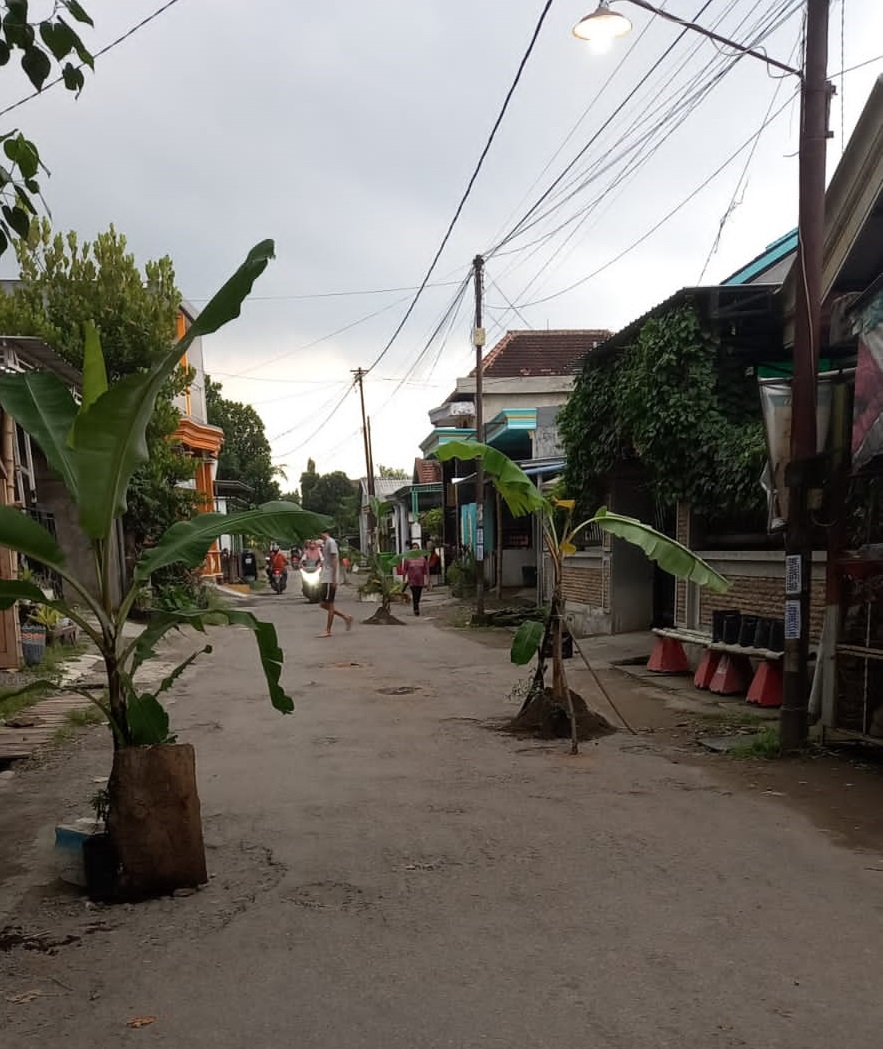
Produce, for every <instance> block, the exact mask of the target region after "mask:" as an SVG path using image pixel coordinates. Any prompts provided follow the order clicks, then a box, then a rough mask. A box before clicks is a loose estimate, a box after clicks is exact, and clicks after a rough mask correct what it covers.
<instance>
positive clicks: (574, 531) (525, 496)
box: [436, 441, 730, 754]
mask: <svg viewBox="0 0 883 1049" xmlns="http://www.w3.org/2000/svg"><path fill="white" fill-rule="evenodd" d="M436 454H437V456H438V458H439V459H440V460H441V461H442V462H444V461H445V460H447V459H466V460H471V459H481V460H482V464H483V466H484V470H485V476H486V477H487V478H488V480H490V481H491V482H492V483H493V485H494V487H495V488H496V489H497V491H498V492H499V493H500V496H501V498H502V499H503V500H504V501H505V503H506V505H507V506H508V507H509V510H510V511H511V513H512V514H513V516H515V517H521V516H523V515H524V514H530V513H535V514H537V515H538V516H539V518H540V523H541V525H542V529H543V545H544V546H545V549H546V552H547V553H548V555H549V560H550V562H551V565H552V580H553V583H552V600H551V604H550V607H549V611H548V617H547V623H548V626H547V627H546V629H545V630H544V625H543V623H541V622H539V621H536V620H530V621H528V622H526V623H524V624H522V626H521V627H520V628H519V630H518V632H517V634H516V635H515V638H514V640H513V642H512V651H511V658H512V661H513V663H518V664H525V663H528V662H530V660H531V659H532V658H533V656H534V655H535V654H536V652H537V650H538V649H539V650H540V663H539V666H538V668H537V674H536V676H535V678H534V687H532V689H531V692H530V693H529V695H528V700H527V702H526V703H525V709H526V708H527V707H528V706H529V705H530V704H532V703H534V704H535V705H536V706H537V707H538V708H539V710H540V712H541V713H540V718H539V719H538V720H545V719H546V718H547V717H548V716H549V715H550V714H551V713H553V712H554V711H555V710H563V711H566V714H567V718H568V722H569V727H570V734H571V753H572V754H576V753H577V752H578V750H579V744H578V739H579V726H578V718H580V717H581V716H582V712H583V710H584V711H585V714H586V715H587V716H588V715H589V711H588V708H586V706H585V703H584V701H583V700H582V698H581V697H579V696H575V693H573V692H572V691H571V689H570V686H569V685H568V683H567V674H566V672H565V670H564V660H563V658H562V640H563V635H564V593H563V573H564V558H565V557H568V556H570V555H571V554H575V553H576V546H575V543H574V540H575V539H576V538H577V537H578V536H579V534H580V532H582V531H583V530H584V529H586V528H588V527H589V526H590V525H598V526H599V527H600V528H601V529H603V530H604V531H605V532H609V533H610V534H611V535H614V536H617V537H618V538H620V539H624V540H626V542H629V543H633V544H634V545H635V546H638V547H640V549H642V550H643V551H644V553H645V554H646V555H647V556H648V557H649V558H650V559H651V560H653V561H655V562H656V563H657V564H658V565H659V567H660V568H662V569H664V570H665V571H666V572H670V573H671V574H672V575H674V576H677V577H678V578H680V579H689V580H691V581H692V582H694V583H697V584H699V585H700V586H708V587H709V588H710V589H712V590H717V591H720V592H722V591H726V590H728V589H729V586H730V584H729V583H728V582H727V580H726V579H724V577H723V576H722V575H720V573H718V572H716V571H715V570H714V569H713V568H712V567H711V566H710V565H709V564H707V563H706V562H705V561H703V560H702V558H701V557H697V556H696V554H694V553H693V552H692V551H691V550H688V549H687V548H686V547H685V546H682V545H681V544H680V543H678V542H676V541H675V540H674V539H670V538H669V537H668V536H666V535H663V534H662V533H661V532H657V531H656V529H655V528H651V527H650V525H646V524H644V523H643V521H638V520H636V519H635V518H633V517H623V516H622V515H621V514H614V513H610V512H609V511H608V510H607V508H606V507H603V506H602V507H601V508H600V509H599V510H596V511H595V513H594V514H593V515H592V516H591V517H589V518H588V519H587V520H585V521H583V522H581V523H580V524H578V525H574V524H573V514H574V510H575V507H576V503H575V500H573V499H547V498H546V497H545V496H543V495H542V494H541V493H540V491H539V489H538V488H537V487H536V485H535V484H534V483H533V481H532V480H531V479H530V478H529V477H528V476H527V474H526V473H525V472H524V471H523V470H522V469H521V467H520V466H518V464H517V463H514V462H513V461H512V460H511V459H510V458H509V457H508V456H507V455H504V454H503V453H502V452H501V451H498V450H497V449H496V448H491V447H490V446H489V445H486V444H481V443H480V442H479V441H451V442H449V443H448V444H446V445H443V446H442V447H441V448H439V450H438V452H437V453H436ZM561 511H563V519H562V518H561V517H559V512H561ZM545 640H551V646H552V687H551V689H550V690H549V691H548V692H546V690H544V689H542V668H543V660H544V658H545V657H544V653H543V649H544V648H545V645H544V644H543V645H542V647H541V643H542V642H544V641H545ZM536 686H539V688H540V691H537V690H536ZM575 698H576V699H577V700H579V703H580V705H581V708H582V710H581V711H580V712H579V714H578V713H577V712H576V710H575V708H574V699H575ZM522 713H524V710H523V711H522ZM591 718H592V720H594V721H595V722H597V723H603V724H605V725H606V722H604V721H603V719H602V718H601V717H600V715H597V714H592V715H591ZM608 730H609V728H608Z"/></svg>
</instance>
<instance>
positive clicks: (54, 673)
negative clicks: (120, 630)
mask: <svg viewBox="0 0 883 1049" xmlns="http://www.w3.org/2000/svg"><path fill="white" fill-rule="evenodd" d="M89 647H90V646H89V645H88V644H86V643H85V642H82V641H78V642H76V644H73V645H47V646H46V653H45V655H44V656H43V660H42V662H41V663H38V664H37V666H34V667H22V669H21V670H20V671H19V673H20V674H21V675H22V676H26V677H31V678H33V679H34V680H35V681H38V680H46V681H51V682H52V683H53V684H56V685H57V684H60V682H61V675H62V667H63V666H64V664H65V663H67V662H68V661H69V660H71V659H76V658H78V657H79V656H82V655H83V654H84V653H86V652H88V651H89ZM20 687H21V686H20V685H17V686H15V687H13V688H9V689H0V722H3V721H8V720H9V719H10V718H14V717H15V715H16V714H18V713H20V712H21V711H22V710H27V709H28V707H32V706H33V705H34V704H35V703H39V702H40V700H41V699H45V698H46V697H47V696H49V695H51V694H52V689H51V688H48V687H46V686H38V687H35V688H33V689H31V690H30V691H29V692H24V693H21V694H19V695H15V694H14V693H16V692H17V691H18V689H19V688H20Z"/></svg>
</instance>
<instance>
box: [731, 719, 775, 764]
mask: <svg viewBox="0 0 883 1049" xmlns="http://www.w3.org/2000/svg"><path fill="white" fill-rule="evenodd" d="M781 752H782V743H781V740H780V738H779V729H778V726H777V727H775V728H773V727H772V726H770V727H769V728H765V729H761V731H760V732H758V733H757V735H755V736H748V737H746V739H745V741H744V742H743V743H736V744H735V746H733V747H732V748H731V749H730V750H729V751H728V752H727V753H728V754H729V756H730V757H731V758H736V759H737V760H740V761H744V760H745V759H747V758H764V759H770V758H777V757H779V755H780V754H781Z"/></svg>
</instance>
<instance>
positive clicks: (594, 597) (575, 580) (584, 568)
mask: <svg viewBox="0 0 883 1049" xmlns="http://www.w3.org/2000/svg"><path fill="white" fill-rule="evenodd" d="M561 590H562V592H563V594H564V599H565V601H574V602H576V603H577V604H580V605H588V607H589V608H603V607H604V604H603V590H602V574H601V566H600V564H599V565H598V566H597V567H594V566H591V567H590V566H589V565H581V564H573V563H572V562H568V561H565V563H564V571H563V573H562V579H561Z"/></svg>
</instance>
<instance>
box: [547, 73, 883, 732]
mask: <svg viewBox="0 0 883 1049" xmlns="http://www.w3.org/2000/svg"><path fill="white" fill-rule="evenodd" d="M794 247H795V244H794V234H793V233H791V234H788V235H786V236H785V237H783V238H780V240H778V241H776V242H774V243H773V244H772V245H770V246H769V248H767V249H766V250H765V251H764V252H762V253H761V254H760V255H759V256H758V257H757V258H756V259H754V260H752V261H751V262H749V263H747V264H746V265H745V266H744V267H742V268H741V269H740V270H739V271H737V273H735V274H733V275H732V276H731V277H730V278H729V279H728V280H727V281H724V282H723V283H722V284H721V285H720V286H718V287H716V288H692V289H682V290H681V291H680V292H677V293H676V294H675V295H674V296H672V297H670V298H669V299H668V300H666V301H665V302H663V303H660V304H659V305H658V306H656V307H654V309H653V310H651V311H649V312H648V313H647V314H645V315H644V316H643V317H641V318H639V319H638V320H636V321H635V322H633V323H632V324H631V325H629V326H628V327H627V328H625V329H623V331H621V332H618V333H617V334H616V335H614V336H613V337H612V338H611V339H610V340H608V341H607V342H606V343H604V344H602V345H601V346H600V347H599V348H598V350H597V351H596V352H595V353H593V354H590V355H588V357H587V359H586V360H585V361H584V363H583V368H582V371H581V375H580V379H579V380H578V393H577V394H575V396H574V400H573V401H572V402H571V404H574V402H575V401H577V400H578V398H579V396H580V391H581V390H582V387H581V386H580V383H582V382H584V381H586V376H587V375H592V374H594V375H595V376H596V377H601V379H602V380H603V376H604V369H605V368H610V367H612V366H613V365H614V364H615V363H616V362H617V360H618V361H620V362H621V361H622V360H623V359H625V358H626V356H627V355H628V354H629V353H630V352H632V348H633V347H634V345H635V343H636V341H637V340H638V337H639V335H640V333H641V331H643V330H644V326H645V325H646V324H647V322H648V321H651V320H658V319H660V318H664V317H665V316H668V315H670V314H671V313H672V311H673V310H675V309H678V308H682V307H683V306H685V305H689V306H690V308H691V309H692V310H694V311H695V314H696V316H697V317H698V318H699V322H700V324H701V325H702V328H703V330H704V331H705V332H706V333H708V334H709V335H711V336H713V340H714V345H715V349H714V350H713V351H710V352H711V353H712V354H713V356H712V357H711V359H712V360H713V361H714V366H715V369H716V370H717V371H716V374H718V375H719V374H720V369H722V368H725V367H726V366H727V362H730V363H731V364H732V365H734V366H737V367H738V368H739V369H742V371H743V377H744V378H745V379H746V380H749V379H750V381H751V382H752V383H753V384H755V392H754V393H753V394H752V395H751V396H750V398H748V389H747V386H743V391H744V397H745V398H746V407H748V408H750V412H749V416H752V415H753V417H754V419H755V422H753V423H751V421H750V418H749V422H748V423H747V424H746V425H747V426H750V428H751V432H753V433H756V432H757V424H758V422H759V421H760V420H761V418H762V404H761V399H760V398H759V397H758V395H757V391H758V389H761V390H763V391H764V396H763V404H765V405H767V412H766V416H767V418H766V422H767V426H766V427H765V430H766V432H767V434H768V435H772V438H773V439H774V438H775V436H776V434H777V432H779V430H781V431H784V432H787V431H789V429H790V393H789V389H788V383H789V377H790V374H791V367H792V365H791V345H792V342H793V314H794V309H795V287H796V280H797V279H798V272H797V268H796V264H795V261H794V259H795V255H794ZM881 289H883V79H881V80H878V82H877V84H876V85H875V88H874V90H873V92H872V93H871V95H870V97H869V99H868V101H867V104H866V106H865V109H864V111H863V113H862V115H861V117H860V119H859V121H858V123H857V125H856V128H855V131H854V133H853V135H852V136H851V138H850V141H849V143H848V144H847V147H846V149H845V151H844V153H843V156H842V158H841V160H840V162H839V164H838V167H837V169H836V171H835V173H834V175H833V178H832V179H831V182H830V185H829V186H828V189H827V192H826V217H825V242H824V281H823V295H824V298H823V327H824V332H823V342H822V346H821V348H820V360H819V371H820V381H819V398H818V400H819V412H818V422H819V438H820V445H819V447H820V449H823V448H825V446H826V441H827V447H828V449H829V452H828V454H827V457H826V458H825V459H824V460H823V461H824V462H825V463H826V464H827V466H826V470H827V471H828V473H827V476H826V483H825V487H824V491H823V500H822V503H821V505H820V507H819V509H818V510H817V512H816V518H817V529H816V534H815V536H814V545H815V552H814V555H813V579H812V602H811V623H810V631H811V635H812V638H813V640H814V642H816V643H820V644H821V656H820V660H819V662H820V665H821V666H822V668H823V673H822V674H820V675H817V681H818V682H819V684H818V686H817V693H818V703H819V706H820V710H821V714H822V720H823V723H824V724H825V725H826V726H827V727H828V728H833V729H836V730H838V731H845V732H848V733H858V734H865V735H867V734H869V733H872V734H875V735H883V709H881V701H883V689H881V688H880V685H881V684H883V680H881V668H883V661H881V654H883V616H881V608H883V606H881V604H880V602H879V600H878V597H877V595H879V593H880V592H881V591H883V559H881V561H880V562H879V563H878V561H877V558H878V557H879V555H880V553H881V552H883V546H880V545H877V544H881V543H883V515H881V514H880V512H879V510H878V509H875V507H877V506H878V505H879V504H878V503H877V502H876V499H877V496H876V495H875V494H874V491H875V488H879V486H880V484H881V481H880V478H881V477H883V461H881V455H880V452H881V451H883V440H881V439H880V438H881V434H883V369H881V364H883V344H881V331H880V327H879V323H880V320H881V318H883V295H881ZM595 369H597V370H595ZM688 375H689V376H690V378H689V381H688V379H687V376H688ZM856 375H857V376H858V378H856ZM737 378H738V376H737ZM682 379H683V381H684V382H685V385H686V387H687V388H690V382H694V381H695V376H694V375H693V373H692V372H688V371H687V370H686V369H685V370H684V373H683V375H682ZM693 389H694V391H695V393H696V395H697V396H698V394H699V392H700V391H699V389H698V387H693ZM771 389H774V390H775V391H776V393H775V399H774V398H773V397H772V396H771V395H770V394H769V391H770V390H771ZM853 389H854V390H855V394H854V397H855V407H854V410H853V411H852V412H850V410H849V409H848V403H849V401H850V400H851V399H852V397H853ZM838 398H841V400H839V401H838ZM749 399H750V404H748V403H747V401H748V400H749ZM838 403H839V404H840V405H841V406H842V405H844V403H845V404H846V405H847V407H846V410H842V408H841V409H840V410H838V409H837V408H836V406H837V404H838ZM770 405H772V407H770ZM832 405H833V406H834V407H833V408H832ZM660 408H662V409H664V408H665V405H664V404H662V403H661V402H660ZM568 410H570V409H568ZM841 416H842V417H845V419H846V422H847V424H849V421H850V417H852V434H851V437H852V444H851V452H852V455H853V457H854V458H853V462H852V463H851V464H850V463H849V457H848V455H847V456H842V455H841V454H840V453H839V452H838V451H837V449H838V448H839V447H840V445H841V444H842V443H845V444H846V445H847V446H848V445H849V437H850V434H849V433H847V434H846V435H845V442H844V440H843V437H842V436H841V435H840V434H838V431H837V426H836V425H835V423H836V420H837V418H839V417H841ZM654 418H655V421H656V422H657V424H658V425H659V426H660V428H661V429H660V433H659V439H660V441H662V442H665V441H666V440H668V441H672V440H673V439H674V437H675V436H676V434H677V426H676V424H675V423H673V422H672V421H671V419H670V418H669V417H666V413H665V411H664V410H662V411H660V412H658V413H656V415H655V417H654ZM832 420H834V422H832ZM564 430H565V436H566V441H565V444H566V446H567V452H568V468H569V469H570V468H571V467H572V465H573V460H574V459H575V458H577V457H578V456H579V454H580V450H581V449H580V445H579V435H578V434H575V433H574V432H573V430H572V428H571V429H568V425H567V420H565V424H564ZM746 432H747V430H746ZM767 440H768V446H767V447H765V449H764V458H765V459H766V458H767V455H769V458H770V459H771V460H772V481H771V483H770V484H769V485H768V487H769V489H770V491H769V500H768V503H767V506H766V507H765V506H763V504H762V503H761V504H759V503H758V502H757V501H756V493H757V492H758V491H759V488H755V487H754V486H753V485H747V486H746V487H745V489H744V492H743V493H742V494H741V495H740V497H739V500H738V501H739V502H740V506H737V507H735V509H734V508H730V509H728V510H727V511H726V512H722V513H720V514H718V515H715V514H714V513H708V512H707V508H706V509H705V510H703V511H701V510H700V509H698V508H697V505H696V503H695V502H694V501H691V500H689V499H685V498H682V499H669V500H668V501H664V500H659V499H657V498H655V497H654V482H655V481H656V478H654V477H653V476H652V473H651V472H650V471H648V470H647V468H646V463H645V462H644V461H643V460H644V459H645V458H646V449H645V448H641V447H639V448H632V449H631V450H630V451H631V453H632V454H630V455H628V456H625V457H620V459H619V460H618V461H617V462H616V463H615V464H614V466H613V467H612V468H611V469H608V470H606V471H605V473H604V475H603V476H602V477H599V478H597V479H596V480H597V481H598V482H599V484H600V485H601V486H602V488H603V493H602V498H603V499H605V501H607V502H608V505H610V506H611V508H612V509H614V510H618V511H620V512H623V513H630V514H633V515H634V516H637V517H641V518H643V519H644V520H647V521H649V522H650V523H653V524H655V525H656V527H657V528H659V529H660V530H662V531H664V532H666V533H667V534H669V535H672V536H675V537H676V538H677V539H678V540H680V541H681V542H684V543H686V544H688V545H689V546H691V548H692V549H694V550H695V551H696V552H697V553H699V554H700V555H701V556H702V557H704V558H705V559H706V560H707V561H709V562H710V563H711V564H712V565H713V566H714V567H715V568H717V569H718V570H719V571H720V572H722V573H723V574H724V575H725V576H726V577H727V578H728V579H729V581H730V583H731V589H730V590H729V592H728V593H726V594H713V593H710V592H708V591H705V590H701V589H700V588H698V587H696V586H694V585H692V584H687V583H684V582H681V581H678V582H677V583H676V584H675V583H674V581H673V580H671V579H670V577H665V576H664V575H663V573H661V572H659V571H657V570H655V569H654V568H653V566H651V565H650V564H649V563H648V562H647V561H646V559H645V558H643V557H642V556H641V555H639V554H636V553H635V552H632V551H630V550H628V549H627V547H626V544H623V543H621V542H620V541H619V540H610V539H609V538H603V539H601V538H600V537H591V538H590V543H589V545H587V548H586V549H585V550H583V551H580V552H579V553H578V554H577V555H576V556H574V557H572V558H569V559H568V562H567V565H566V569H565V574H564V577H565V595H566V597H567V599H568V611H569V614H572V615H573V617H574V619H575V625H576V627H577V628H581V629H583V630H585V631H614V632H617V631H625V630H632V629H646V628H647V627H648V626H649V625H650V624H651V623H653V622H657V623H665V622H669V623H670V622H674V623H676V624H677V625H679V626H686V627H692V628H697V627H699V628H704V629H708V628H709V627H710V626H711V619H712V614H713V612H714V611H715V610H716V609H721V608H738V609H739V610H740V611H742V612H743V613H747V614H755V615H762V616H769V617H773V618H781V617H782V615H783V606H784V589H785V587H784V574H785V571H784V569H785V566H784V551H783V537H782V533H781V532H780V531H779V532H776V531H775V530H773V531H771V528H770V526H771V525H773V526H774V525H775V523H776V522H775V521H774V518H775V517H776V516H777V512H776V506H775V504H776V498H777V496H778V497H779V499H781V497H782V495H783V494H784V493H780V492H778V491H777V487H778V485H777V482H778V481H779V480H780V479H781V475H782V473H783V470H782V469H781V467H782V465H783V463H782V462H780V461H779V460H778V458H777V455H776V450H775V447H774V445H773V441H771V440H770V438H769V436H768V438H767ZM783 443H784V445H785V447H787V440H785V441H784V442H783ZM849 450H850V449H849V448H848V447H847V451H849ZM681 452H682V454H683V456H686V457H692V458H694V459H696V460H697V461H701V458H702V456H703V454H704V452H705V449H704V447H703V442H702V441H701V440H699V439H698V437H697V440H696V441H695V442H694V446H693V447H692V449H687V450H683V449H682V450H681ZM571 453H573V454H571ZM834 453H836V454H834ZM737 458H738V456H737V455H736V454H735V446H734V454H732V455H731V456H730V457H729V461H730V463H732V462H733V461H735V460H736V459H737ZM838 459H841V460H843V462H844V466H843V467H842V468H841V469H840V470H839V471H838V470H836V469H834V470H832V469H831V464H832V463H835V464H836V462H837V461H838ZM725 465H726V464H725ZM850 471H851V472H850ZM758 473H759V472H758ZM705 479H706V480H707V481H708V482H709V484H713V483H714V482H715V480H716V479H715V477H714V471H713V470H708V469H706V471H705ZM758 482H760V476H758ZM740 509H741V513H740ZM759 510H764V511H765V516H766V520H765V521H762V520H760V516H761V515H760V514H759V512H758V511H759ZM823 623H824V624H825V627H824V631H823ZM826 635H827V640H826Z"/></svg>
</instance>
